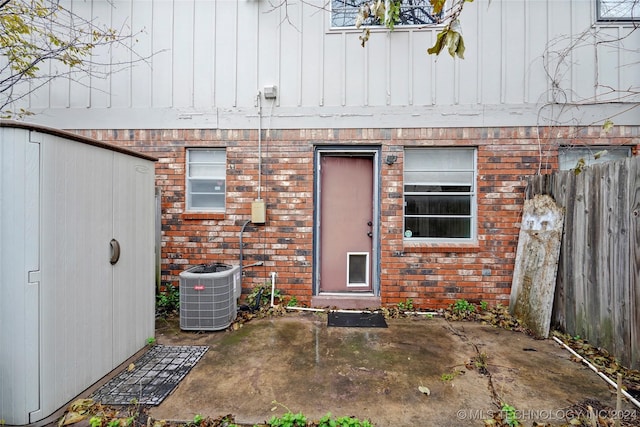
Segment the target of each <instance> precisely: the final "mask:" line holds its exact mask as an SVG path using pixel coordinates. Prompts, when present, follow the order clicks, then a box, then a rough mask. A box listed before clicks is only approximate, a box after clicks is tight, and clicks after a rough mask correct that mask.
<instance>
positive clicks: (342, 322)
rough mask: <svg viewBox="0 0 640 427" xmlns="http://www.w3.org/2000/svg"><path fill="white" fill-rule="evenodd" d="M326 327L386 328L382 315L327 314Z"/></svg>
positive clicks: (334, 312) (336, 312) (335, 312)
mask: <svg viewBox="0 0 640 427" xmlns="http://www.w3.org/2000/svg"><path fill="white" fill-rule="evenodd" d="M327 326H343V327H349V328H386V327H387V322H386V321H385V320H384V316H383V315H382V313H344V312H340V311H332V312H330V313H329V321H328V323H327Z"/></svg>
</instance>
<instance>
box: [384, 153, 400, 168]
mask: <svg viewBox="0 0 640 427" xmlns="http://www.w3.org/2000/svg"><path fill="white" fill-rule="evenodd" d="M396 160H398V156H392V155H389V156H387V158H386V160H385V161H384V162H385V163H386V164H388V165H389V166H391V165H392V164H394V163H395V162H396Z"/></svg>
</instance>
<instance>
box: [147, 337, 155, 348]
mask: <svg viewBox="0 0 640 427" xmlns="http://www.w3.org/2000/svg"><path fill="white" fill-rule="evenodd" d="M155 344H156V337H149V338H147V345H148V346H154V345H155Z"/></svg>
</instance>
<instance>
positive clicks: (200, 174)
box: [187, 148, 227, 212]
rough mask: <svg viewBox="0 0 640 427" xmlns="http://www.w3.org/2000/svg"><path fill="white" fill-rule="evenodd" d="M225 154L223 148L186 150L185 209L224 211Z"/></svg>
mask: <svg viewBox="0 0 640 427" xmlns="http://www.w3.org/2000/svg"><path fill="white" fill-rule="evenodd" d="M226 171H227V155H226V151H225V149H224V148H209V149H199V148H198V149H195V148H192V149H188V150H187V210H189V211H207V212H224V207H225V191H226Z"/></svg>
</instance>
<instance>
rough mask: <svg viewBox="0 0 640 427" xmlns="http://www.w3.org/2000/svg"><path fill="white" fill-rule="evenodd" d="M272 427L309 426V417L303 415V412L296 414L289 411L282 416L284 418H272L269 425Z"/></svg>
mask: <svg viewBox="0 0 640 427" xmlns="http://www.w3.org/2000/svg"><path fill="white" fill-rule="evenodd" d="M267 424H268V425H270V426H271V427H304V426H306V425H307V417H305V416H304V415H302V412H298V413H297V414H294V413H293V412H291V411H289V412H286V413H285V414H283V415H282V417H276V416H275V415H274V416H273V417H271V419H270V420H269V422H268V423H267Z"/></svg>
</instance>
